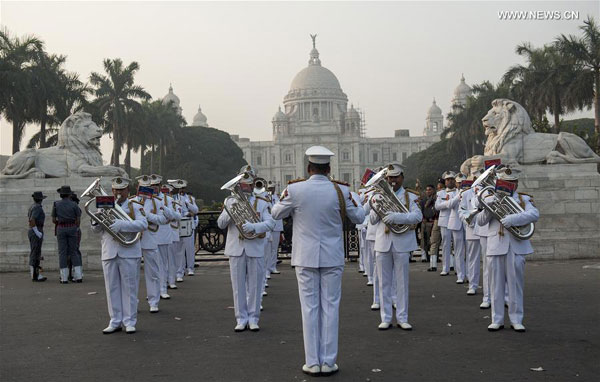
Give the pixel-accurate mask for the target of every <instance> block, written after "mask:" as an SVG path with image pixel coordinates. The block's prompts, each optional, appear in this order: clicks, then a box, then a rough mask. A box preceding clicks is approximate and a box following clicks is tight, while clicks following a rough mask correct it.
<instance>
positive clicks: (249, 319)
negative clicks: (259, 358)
mask: <svg viewBox="0 0 600 382" xmlns="http://www.w3.org/2000/svg"><path fill="white" fill-rule="evenodd" d="M261 263H264V258H262V257H248V256H247V255H246V251H244V252H243V253H242V255H241V256H232V257H230V258H229V271H230V273H231V289H232V290H233V307H234V312H235V319H236V321H237V324H238V325H246V324H248V323H250V324H258V320H259V318H260V302H261V294H262V290H263V287H264V283H263V282H262V280H263V278H264V276H263V275H262V273H263V271H262V269H263V266H262V265H261Z"/></svg>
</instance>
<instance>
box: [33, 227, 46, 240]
mask: <svg viewBox="0 0 600 382" xmlns="http://www.w3.org/2000/svg"><path fill="white" fill-rule="evenodd" d="M33 233H35V236H37V237H38V239H41V238H42V236H44V234H43V233H41V232H40V230H39V229H38V228H37V227H33Z"/></svg>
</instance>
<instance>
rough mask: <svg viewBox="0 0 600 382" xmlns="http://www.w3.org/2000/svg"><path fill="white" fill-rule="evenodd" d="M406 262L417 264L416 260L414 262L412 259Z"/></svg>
mask: <svg viewBox="0 0 600 382" xmlns="http://www.w3.org/2000/svg"><path fill="white" fill-rule="evenodd" d="M408 262H409V263H416V262H417V260H414V259H409V260H408Z"/></svg>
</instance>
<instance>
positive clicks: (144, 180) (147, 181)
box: [135, 175, 152, 187]
mask: <svg viewBox="0 0 600 382" xmlns="http://www.w3.org/2000/svg"><path fill="white" fill-rule="evenodd" d="M135 180H137V181H138V184H139V185H140V186H144V187H148V186H150V185H151V184H152V179H151V178H150V177H149V176H148V175H140V176H138V177H136V178H135Z"/></svg>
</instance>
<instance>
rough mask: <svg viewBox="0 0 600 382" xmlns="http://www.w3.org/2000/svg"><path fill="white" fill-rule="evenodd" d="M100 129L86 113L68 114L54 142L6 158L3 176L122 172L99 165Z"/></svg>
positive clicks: (59, 176)
mask: <svg viewBox="0 0 600 382" xmlns="http://www.w3.org/2000/svg"><path fill="white" fill-rule="evenodd" d="M101 137H102V129H101V128H100V127H98V125H96V124H95V123H94V121H92V116H91V115H90V114H88V113H84V112H81V111H80V112H77V113H75V114H73V115H71V116H69V117H68V118H67V119H65V121H64V122H63V123H62V125H61V126H60V129H59V131H58V144H57V145H56V146H53V147H48V148H43V149H26V150H23V151H19V152H18V153H16V154H14V155H13V156H12V157H10V158H9V159H8V161H7V162H6V166H5V167H4V169H3V170H2V172H1V175H0V177H3V178H17V179H18V178H63V177H70V176H81V177H88V176H89V177H96V176H118V175H126V174H125V171H124V170H123V169H121V168H119V167H114V166H103V165H102V154H101V153H100V138H101Z"/></svg>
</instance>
